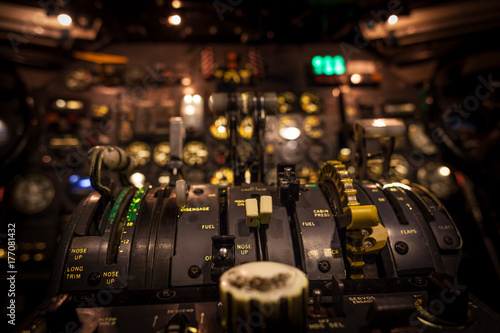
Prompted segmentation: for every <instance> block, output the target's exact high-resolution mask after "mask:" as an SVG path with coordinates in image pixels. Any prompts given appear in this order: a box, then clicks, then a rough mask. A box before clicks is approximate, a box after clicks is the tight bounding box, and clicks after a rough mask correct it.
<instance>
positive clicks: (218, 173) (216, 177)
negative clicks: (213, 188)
mask: <svg viewBox="0 0 500 333" xmlns="http://www.w3.org/2000/svg"><path fill="white" fill-rule="evenodd" d="M233 182H234V174H233V170H231V169H229V168H220V169H217V170H215V171H214V173H213V176H212V178H211V179H210V183H212V184H214V185H232V184H233Z"/></svg>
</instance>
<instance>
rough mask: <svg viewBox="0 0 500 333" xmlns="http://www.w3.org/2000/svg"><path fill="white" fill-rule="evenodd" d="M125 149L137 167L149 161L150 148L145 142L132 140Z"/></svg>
mask: <svg viewBox="0 0 500 333" xmlns="http://www.w3.org/2000/svg"><path fill="white" fill-rule="evenodd" d="M126 151H127V154H129V155H130V156H132V158H133V159H134V160H135V165H136V166H138V167H142V166H145V165H147V164H148V163H149V162H150V161H151V149H150V148H149V145H148V144H147V143H145V142H142V141H134V142H132V143H131V144H130V145H129V146H128V147H127V149H126Z"/></svg>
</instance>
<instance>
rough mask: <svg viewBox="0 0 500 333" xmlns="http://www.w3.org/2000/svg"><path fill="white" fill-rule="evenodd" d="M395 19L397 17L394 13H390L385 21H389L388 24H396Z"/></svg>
mask: <svg viewBox="0 0 500 333" xmlns="http://www.w3.org/2000/svg"><path fill="white" fill-rule="evenodd" d="M397 21H398V17H397V16H396V15H391V16H389V18H388V19H387V22H389V24H396V22H397Z"/></svg>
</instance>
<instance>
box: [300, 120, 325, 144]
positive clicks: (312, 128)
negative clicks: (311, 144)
mask: <svg viewBox="0 0 500 333" xmlns="http://www.w3.org/2000/svg"><path fill="white" fill-rule="evenodd" d="M304 131H305V132H306V134H307V136H308V137H310V138H311V139H321V138H322V137H324V136H325V131H324V130H323V124H322V123H321V120H320V119H319V117H317V116H308V117H306V119H304Z"/></svg>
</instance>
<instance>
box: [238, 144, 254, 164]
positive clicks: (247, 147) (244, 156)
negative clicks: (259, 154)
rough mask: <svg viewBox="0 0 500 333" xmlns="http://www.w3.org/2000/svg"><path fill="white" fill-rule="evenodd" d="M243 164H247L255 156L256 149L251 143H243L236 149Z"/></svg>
mask: <svg viewBox="0 0 500 333" xmlns="http://www.w3.org/2000/svg"><path fill="white" fill-rule="evenodd" d="M236 152H237V154H238V157H239V159H240V162H241V163H247V162H248V161H250V160H252V159H253V157H254V156H255V148H254V147H253V145H251V144H250V143H249V142H243V143H241V144H239V145H238V148H237V149H236Z"/></svg>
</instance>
